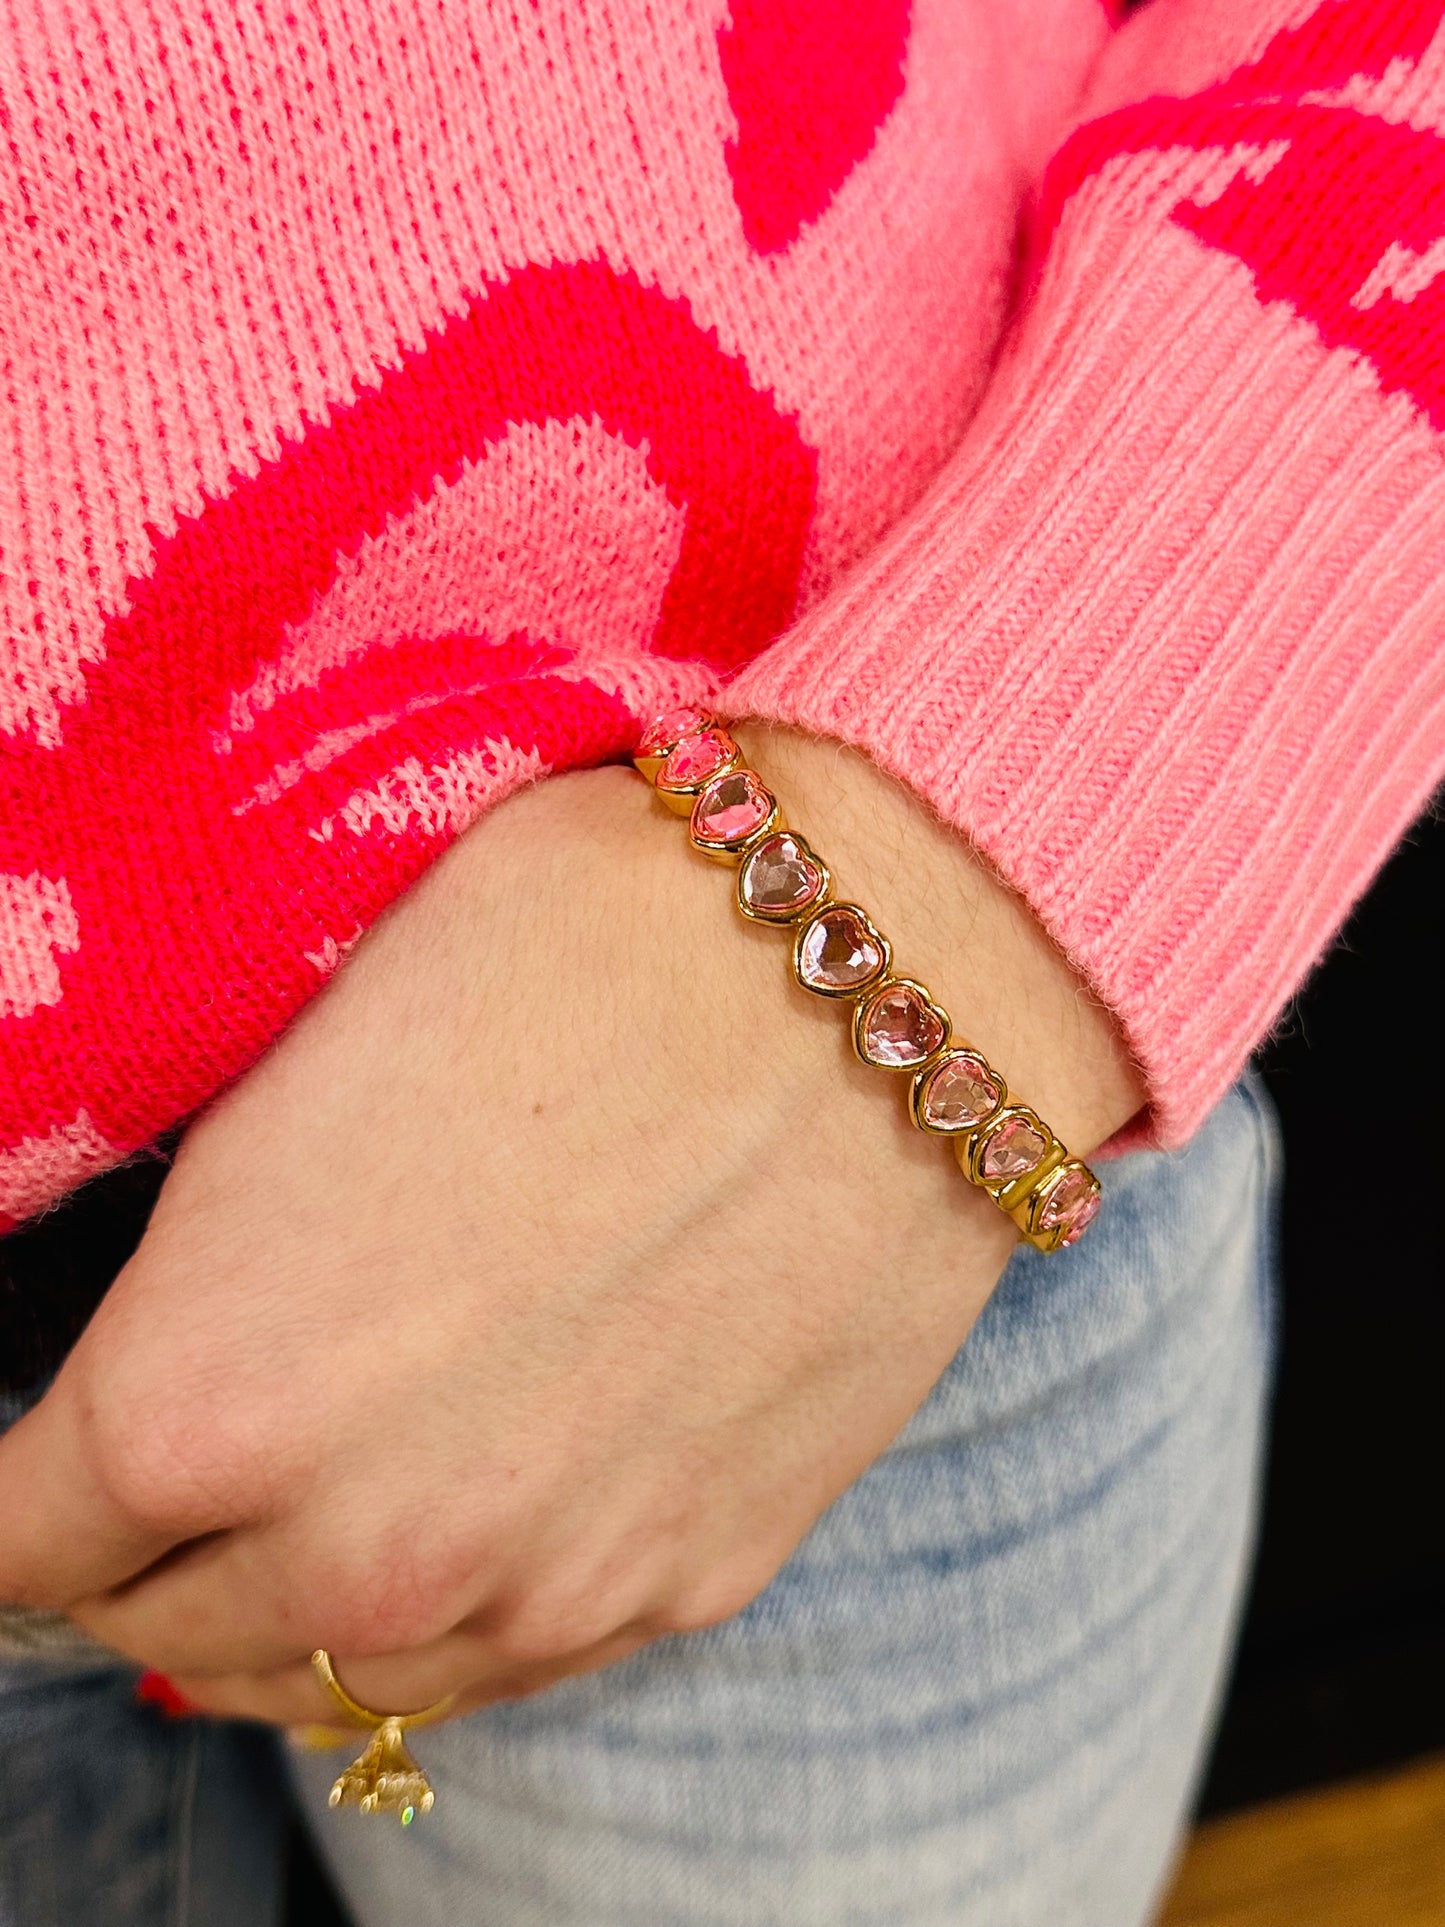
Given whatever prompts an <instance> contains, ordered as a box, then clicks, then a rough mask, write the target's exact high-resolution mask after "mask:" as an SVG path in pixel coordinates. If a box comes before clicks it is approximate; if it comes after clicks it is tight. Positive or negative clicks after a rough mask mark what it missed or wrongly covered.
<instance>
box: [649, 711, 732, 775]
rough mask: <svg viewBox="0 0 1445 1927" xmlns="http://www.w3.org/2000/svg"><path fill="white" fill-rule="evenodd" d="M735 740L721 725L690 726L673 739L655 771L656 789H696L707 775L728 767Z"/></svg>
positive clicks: (715, 773)
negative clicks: (660, 766) (677, 738)
mask: <svg viewBox="0 0 1445 1927" xmlns="http://www.w3.org/2000/svg"><path fill="white" fill-rule="evenodd" d="M737 753H738V752H737V744H736V743H735V742H734V741H733V739H732V737H731V736H729V735H728V733H727V731H726V730H724V729H718V728H717V727H716V726H710V727H709V728H707V729H694V730H690V731H689V732H688V734H687V735H686V736H684V737H683V738H682V739H681V741H680V742H678V743H675V744H674V745H673V747H672V748H671V749H670V750H669V751H668V753H667V756H666V757H665V758H664V760H663V765H662V768H661V769H660V770H659V771H658V772H657V784H658V788H659V789H665V790H698V789H701V788H702V786H703V784H704V783H705V782H707V780H708V778H709V777H712V776H716V775H717V773H718V771H719V770H724V769H726V768H727V766H728V764H729V763H731V762H732V761H733V760H734V759H735V757H736V756H737Z"/></svg>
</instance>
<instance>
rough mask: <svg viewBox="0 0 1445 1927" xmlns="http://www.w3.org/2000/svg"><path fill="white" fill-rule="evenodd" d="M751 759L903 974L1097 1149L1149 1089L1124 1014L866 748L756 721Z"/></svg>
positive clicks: (1038, 1104) (1082, 1144)
mask: <svg viewBox="0 0 1445 1927" xmlns="http://www.w3.org/2000/svg"><path fill="white" fill-rule="evenodd" d="M730 728H731V731H732V734H733V735H734V736H735V737H736V739H737V741H738V743H739V745H740V747H741V748H742V750H743V754H744V759H745V761H746V762H748V763H749V764H750V765H753V766H755V767H757V768H758V769H759V770H761V771H762V772H763V773H764V775H765V777H766V779H767V781H768V782H769V784H770V786H773V787H775V788H776V790H777V793H778V794H779V795H780V796H782V797H784V798H785V799H786V805H787V809H788V814H789V820H790V821H793V822H795V823H796V824H797V825H798V826H799V827H800V828H801V829H803V830H804V831H805V832H807V833H808V834H809V835H810V837H811V838H812V839H813V840H815V842H816V843H817V845H818V847H819V848H821V849H822V850H824V851H825V853H826V854H827V857H828V861H829V864H830V866H831V869H832V872H833V876H834V879H835V883H836V886H837V888H838V890H839V891H840V892H841V893H844V894H846V895H848V896H850V897H856V898H857V899H858V900H859V901H860V902H861V903H863V904H864V905H865V906H866V907H867V909H868V910H869V911H870V913H871V914H873V915H874V916H875V917H876V920H877V921H878V923H879V924H880V926H881V927H883V928H884V929H886V930H887V932H888V934H889V937H890V938H891V940H892V943H893V950H894V967H895V968H896V969H897V970H899V971H901V972H904V973H907V974H909V975H912V976H916V977H919V978H921V979H922V980H923V981H925V982H926V983H927V984H928V985H929V986H930V987H931V988H932V989H933V990H934V991H935V992H936V994H937V995H938V996H939V998H940V999H941V1000H942V1002H943V1003H944V1004H945V1005H946V1006H947V1007H948V1009H949V1010H950V1011H951V1013H952V1015H953V1019H954V1024H955V1027H956V1030H957V1031H958V1032H959V1033H960V1034H961V1035H963V1036H966V1037H967V1038H968V1039H969V1040H970V1041H971V1042H972V1043H974V1044H976V1045H977V1046H978V1047H979V1049H981V1050H982V1051H983V1052H984V1054H985V1055H986V1056H987V1057H988V1058H989V1059H990V1060H991V1061H992V1062H993V1063H994V1064H996V1065H997V1066H998V1068H999V1069H1000V1070H1002V1071H1003V1072H1004V1073H1005V1075H1006V1076H1007V1078H1008V1081H1009V1085H1010V1088H1011V1089H1012V1090H1013V1091H1014V1092H1015V1093H1016V1094H1017V1096H1018V1097H1020V1098H1021V1099H1023V1100H1024V1101H1026V1102H1027V1103H1029V1104H1030V1105H1032V1106H1033V1107H1035V1108H1036V1109H1037V1110H1039V1111H1040V1112H1041V1113H1042V1114H1043V1115H1044V1116H1045V1117H1046V1118H1048V1120H1049V1122H1050V1124H1051V1125H1052V1126H1053V1127H1054V1129H1055V1130H1056V1131H1057V1132H1058V1134H1059V1136H1060V1137H1061V1138H1062V1139H1063V1140H1064V1141H1065V1142H1066V1143H1068V1144H1069V1145H1070V1146H1071V1148H1073V1149H1075V1150H1077V1151H1079V1152H1081V1153H1087V1152H1088V1151H1091V1150H1093V1149H1094V1148H1095V1147H1096V1146H1097V1145H1099V1144H1101V1143H1103V1142H1105V1141H1106V1140H1107V1139H1108V1138H1110V1137H1112V1136H1113V1135H1114V1134H1115V1133H1116V1132H1118V1131H1119V1130H1120V1129H1122V1127H1123V1126H1124V1125H1125V1124H1127V1123H1128V1122H1129V1120H1130V1119H1131V1118H1132V1117H1133V1116H1134V1115H1135V1114H1136V1113H1137V1112H1138V1111H1139V1110H1140V1109H1141V1108H1142V1106H1143V1105H1144V1104H1145V1102H1146V1093H1145V1090H1144V1086H1143V1082H1142V1079H1141V1077H1140V1074H1139V1071H1138V1068H1137V1066H1136V1065H1135V1064H1134V1063H1133V1061H1132V1059H1131V1057H1130V1055H1129V1052H1128V1050H1127V1048H1126V1046H1125V1044H1124V1041H1123V1038H1122V1035H1121V1033H1120V1031H1119V1028H1118V1025H1117V1024H1116V1022H1115V1020H1114V1018H1113V1017H1112V1015H1111V1014H1110V1013H1109V1011H1108V1010H1107V1009H1105V1007H1104V1006H1103V1005H1102V1004H1100V1003H1099V1001H1098V999H1097V998H1096V997H1095V996H1094V995H1093V993H1092V992H1091V990H1090V989H1089V987H1088V985H1087V984H1086V983H1085V982H1084V980H1083V979H1082V978H1081V977H1080V976H1079V975H1078V973H1077V972H1076V971H1075V970H1074V969H1073V967H1072V966H1071V965H1070V963H1069V962H1068V960H1067V959H1066V958H1065V957H1064V956H1063V954H1062V953H1061V952H1060V951H1059V950H1058V949H1057V948H1056V946H1055V945H1054V944H1053V943H1052V941H1051V940H1050V938H1049V937H1048V935H1047V933H1046V932H1045V931H1044V929H1043V927H1042V925H1041V924H1040V923H1039V922H1038V920H1037V918H1036V917H1035V916H1034V914H1033V912H1032V911H1031V910H1030V909H1029V907H1028V905H1027V904H1026V903H1025V902H1024V900H1023V899H1022V898H1021V897H1019V896H1018V895H1017V894H1016V892H1014V891H1012V890H1010V889H1009V888H1008V886H1007V885H1006V884H1004V883H1003V882H1001V881H1000V879H999V878H998V877H997V876H996V875H995V874H994V873H993V872H992V871H991V870H990V869H989V867H988V866H987V864H986V863H984V862H983V860H982V859H981V858H980V857H979V856H978V855H977V853H976V852H975V851H974V850H973V848H972V846H971V845H970V844H969V843H968V842H967V840H966V838H964V837H963V836H961V835H960V834H959V832H958V831H957V830H955V829H953V828H952V827H951V826H950V825H948V824H946V823H944V822H942V821H941V820H940V819H939V818H938V817H937V816H936V815H935V814H934V813H933V812H932V811H931V810H930V809H929V808H928V807H927V805H926V804H924V803H923V802H922V801H920V799H919V798H917V797H916V796H915V795H913V793H912V792H911V791H909V790H907V789H905V788H904V787H903V785H902V784H900V783H898V782H896V781H894V779H893V778H892V777H890V776H888V775H887V774H885V773H884V772H883V771H882V770H880V769H879V768H878V766H877V765H876V764H875V763H873V762H872V761H871V760H870V759H869V758H868V757H866V756H864V755H862V754H861V753H860V752H858V751H856V750H853V749H850V748H848V747H846V746H845V745H843V744H840V743H836V742H832V741H830V740H828V739H826V738H821V737H813V736H808V735H806V734H804V733H802V732H800V731H797V730H791V729H782V728H777V727H773V726H771V725H767V724H762V723H756V722H750V723H739V724H736V725H730Z"/></svg>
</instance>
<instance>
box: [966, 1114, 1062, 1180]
mask: <svg viewBox="0 0 1445 1927" xmlns="http://www.w3.org/2000/svg"><path fill="white" fill-rule="evenodd" d="M1047 1149H1048V1140H1047V1138H1045V1137H1044V1136H1043V1134H1042V1132H1040V1131H1038V1130H1037V1129H1036V1128H1035V1127H1034V1126H1033V1125H1032V1124H1030V1123H1029V1121H1028V1119H1027V1118H1026V1117H1006V1118H1005V1119H1004V1121H1003V1123H1002V1124H1000V1125H999V1127H998V1129H997V1130H996V1131H992V1132H990V1134H989V1139H988V1142H987V1143H986V1144H985V1146H984V1149H983V1156H982V1157H981V1158H980V1159H979V1169H980V1170H981V1171H982V1172H983V1175H984V1176H985V1177H986V1178H1007V1179H1010V1180H1012V1179H1014V1178H1021V1177H1022V1176H1023V1174H1024V1172H1025V1171H1032V1170H1033V1168H1034V1166H1035V1165H1036V1164H1037V1163H1038V1161H1039V1159H1040V1158H1041V1157H1042V1156H1043V1154H1044V1152H1045V1151H1046V1150H1047Z"/></svg>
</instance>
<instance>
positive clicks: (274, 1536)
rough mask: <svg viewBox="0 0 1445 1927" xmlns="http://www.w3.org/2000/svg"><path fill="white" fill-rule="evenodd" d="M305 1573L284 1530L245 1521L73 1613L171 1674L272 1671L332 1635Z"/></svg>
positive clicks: (79, 1604)
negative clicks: (315, 1616)
mask: <svg viewBox="0 0 1445 1927" xmlns="http://www.w3.org/2000/svg"><path fill="white" fill-rule="evenodd" d="M301 1571H302V1567H301V1565H300V1562H299V1561H298V1560H297V1559H295V1558H294V1557H291V1556H288V1553H287V1549H286V1546H285V1544H284V1542H283V1541H282V1538H281V1534H280V1532H279V1531H278V1529H277V1528H275V1527H260V1526H258V1527H241V1528H239V1529H238V1530H236V1531H234V1532H226V1533H220V1534H217V1535H216V1536H215V1537H214V1538H210V1539H205V1540H201V1541H200V1542H198V1543H196V1544H193V1545H188V1546H185V1547H183V1548H181V1549H179V1550H177V1551H176V1552H175V1553H173V1555H172V1556H171V1557H170V1558H169V1559H167V1560H165V1561H164V1562H163V1563H161V1564H159V1565H156V1566H154V1567H152V1568H150V1569H149V1570H147V1571H145V1572H142V1573H141V1574H139V1575H138V1576H137V1577H136V1578H135V1579H133V1580H131V1581H130V1582H129V1583H128V1584H126V1585H123V1586H119V1587H115V1588H113V1589H111V1590H110V1591H107V1592H103V1593H98V1594H96V1595H94V1596H93V1597H91V1598H88V1599H82V1600H78V1601H76V1602H75V1603H74V1604H73V1605H72V1606H71V1608H70V1617H71V1618H72V1619H73V1620H74V1622H75V1623H76V1625H77V1626H79V1627H81V1628H82V1629H83V1630H84V1631H85V1632H88V1633H89V1634H90V1635H91V1637H92V1638H93V1639H97V1640H99V1641H100V1643H101V1644H102V1645H103V1646H110V1647H112V1648H113V1649H114V1650H115V1651H116V1652H118V1653H126V1654H128V1655H129V1656H130V1657H131V1658H132V1659H135V1660H137V1661H139V1662H140V1663H141V1664H143V1665H146V1666H151V1667H154V1668H155V1669H156V1670H157V1671H158V1672H161V1673H164V1674H166V1675H167V1677H169V1678H171V1679H177V1678H178V1677H179V1676H180V1675H182V1674H193V1673H194V1674H213V1675H217V1676H219V1675H222V1674H232V1673H270V1672H274V1671H275V1670H276V1668H277V1667H280V1666H286V1665H289V1664H291V1663H292V1662H294V1661H299V1660H302V1659H304V1658H305V1657H306V1656H308V1655H309V1654H310V1653H312V1652H313V1651H314V1650H315V1648H316V1646H317V1644H318V1642H319V1641H321V1640H322V1639H323V1638H324V1637H325V1631H326V1629H325V1627H324V1625H322V1624H320V1623H319V1622H318V1621H313V1620H312V1619H311V1618H310V1617H309V1611H310V1609H309V1607H308V1605H307V1602H308V1601H309V1600H310V1599H312V1598H314V1597H316V1596H318V1594H319V1593H320V1592H321V1589H320V1588H317V1587H314V1586H311V1585H309V1584H306V1583H304V1582H303V1580H302V1579H301V1577H300V1573H301ZM323 1596H324V1595H323ZM330 1603H332V1604H333V1605H334V1603H335V1602H334V1601H332V1602H330Z"/></svg>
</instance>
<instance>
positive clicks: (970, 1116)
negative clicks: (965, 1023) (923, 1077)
mask: <svg viewBox="0 0 1445 1927" xmlns="http://www.w3.org/2000/svg"><path fill="white" fill-rule="evenodd" d="M1002 1102H1003V1087H1002V1086H1001V1085H1000V1084H999V1082H998V1079H997V1078H996V1077H995V1076H994V1074H993V1072H992V1071H991V1070H990V1069H989V1067H988V1065H987V1064H986V1063H985V1062H984V1060H983V1059H982V1058H981V1057H980V1056H979V1054H978V1052H977V1051H971V1050H960V1051H954V1052H952V1053H951V1054H950V1055H949V1056H947V1057H945V1058H944V1060H943V1062H942V1063H941V1064H940V1065H939V1066H938V1069H937V1070H936V1071H934V1072H933V1073H932V1075H931V1076H930V1077H929V1078H928V1080H927V1082H926V1083H925V1084H924V1086H923V1089H922V1091H921V1092H920V1093H919V1097H918V1112H919V1116H920V1117H921V1118H922V1119H923V1122H924V1124H925V1125H926V1126H927V1127H928V1129H929V1130H931V1131H971V1130H972V1129H973V1127H974V1126H975V1125H976V1124H982V1123H983V1120H984V1119H985V1118H986V1117H988V1116H990V1115H991V1113H992V1112H994V1111H996V1110H997V1109H998V1107H999V1105H1000V1104H1002Z"/></svg>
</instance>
